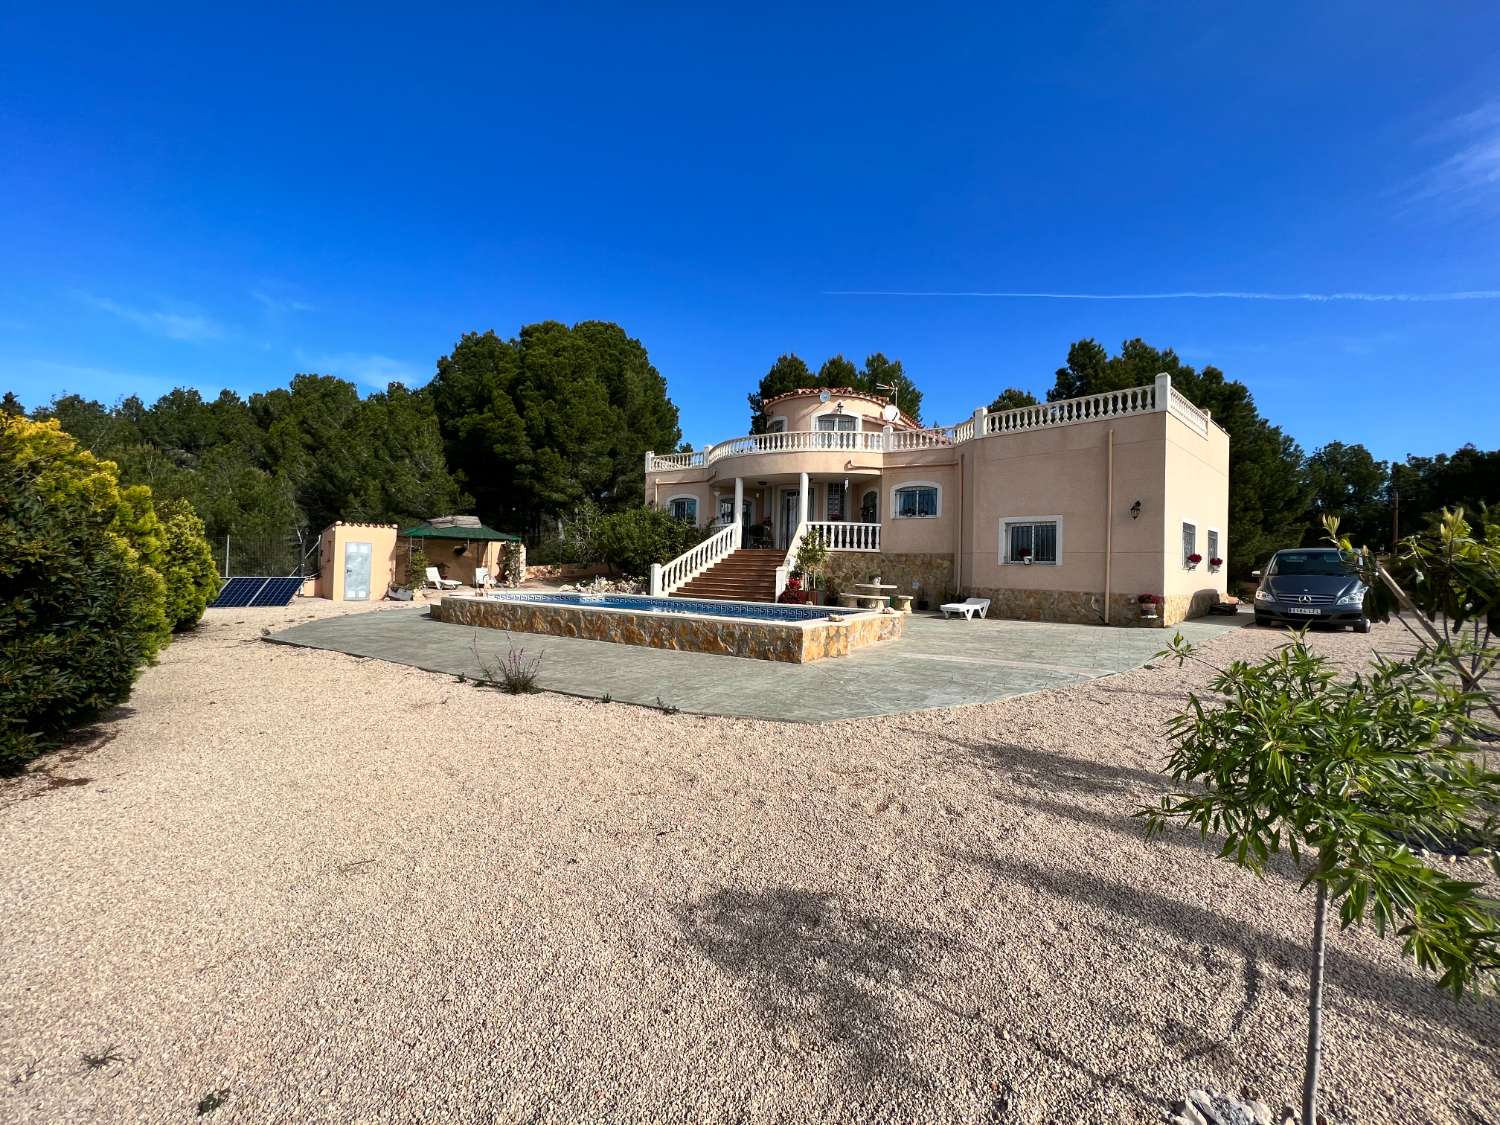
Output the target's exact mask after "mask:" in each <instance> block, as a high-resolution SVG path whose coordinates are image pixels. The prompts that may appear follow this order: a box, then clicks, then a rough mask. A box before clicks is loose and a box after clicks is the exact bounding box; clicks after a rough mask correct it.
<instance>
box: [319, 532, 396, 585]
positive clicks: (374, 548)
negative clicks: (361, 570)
mask: <svg viewBox="0 0 1500 1125" xmlns="http://www.w3.org/2000/svg"><path fill="white" fill-rule="evenodd" d="M396 531H397V528H396V525H395V524H393V523H390V524H386V523H333V524H329V525H328V526H327V527H325V528H324V529H323V534H322V535H321V536H319V538H318V579H317V582H316V584H315V586H314V589H315V590H316V592H317V596H318V597H320V598H329V599H331V600H332V601H336V602H341V601H343V600H344V547H345V545H346V544H348V543H368V544H370V599H369V600H370V601H372V602H378V601H379V600H380V599H381V598H383V597H385V595H386V591H388V590H389V589H390V588H391V584H392V581H393V578H394V565H395V551H396Z"/></svg>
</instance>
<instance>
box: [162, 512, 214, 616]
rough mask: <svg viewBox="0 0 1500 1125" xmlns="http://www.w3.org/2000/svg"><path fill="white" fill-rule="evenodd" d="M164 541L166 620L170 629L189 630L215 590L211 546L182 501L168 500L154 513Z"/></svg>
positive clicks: (200, 521) (200, 524) (193, 515)
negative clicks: (158, 520) (158, 519)
mask: <svg viewBox="0 0 1500 1125" xmlns="http://www.w3.org/2000/svg"><path fill="white" fill-rule="evenodd" d="M156 514H157V516H158V518H160V520H161V527H162V538H163V540H164V544H165V545H164V547H163V554H164V556H165V558H164V569H163V571H162V577H163V578H165V579H166V583H167V623H168V624H169V625H170V626H171V628H172V632H174V633H181V632H183V631H184V630H186V629H191V628H193V626H195V625H197V624H198V622H199V621H201V620H202V619H203V611H204V610H205V609H207V608H208V603H209V602H211V601H213V600H214V597H215V596H216V595H217V594H218V592H219V569H218V567H217V566H215V565H214V553H213V548H211V547H210V546H209V545H208V539H207V537H206V536H205V535H204V532H203V521H202V520H201V519H199V518H198V513H197V512H195V511H193V506H192V505H191V504H189V503H188V502H187V501H186V500H169V501H167V502H166V503H164V504H162V505H160V506H159V507H158V508H157V512H156Z"/></svg>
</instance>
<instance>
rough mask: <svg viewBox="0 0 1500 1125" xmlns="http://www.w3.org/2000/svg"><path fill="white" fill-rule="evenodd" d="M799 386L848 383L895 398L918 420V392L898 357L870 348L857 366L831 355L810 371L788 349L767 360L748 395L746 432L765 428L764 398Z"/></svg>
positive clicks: (919, 417) (873, 392) (853, 386)
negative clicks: (816, 368)
mask: <svg viewBox="0 0 1500 1125" xmlns="http://www.w3.org/2000/svg"><path fill="white" fill-rule="evenodd" d="M803 387H848V388H849V389H850V390H855V391H862V392H864V393H865V394H871V395H880V396H882V397H884V398H889V399H892V400H893V401H895V402H896V404H897V405H898V406H900V408H901V409H902V411H904V412H905V413H906V414H907V415H908V416H909V417H911V418H913V419H914V420H916V421H918V422H920V421H921V420H922V392H921V390H920V389H919V388H918V387H917V385H916V384H915V383H913V382H912V381H911V379H910V378H908V377H907V374H906V370H905V368H903V367H902V365H901V361H900V360H899V359H887V358H886V357H885V356H884V355H882V354H881V353H880V352H872V353H871V354H870V355H869V356H867V357H866V358H865V365H864V367H863V368H857V367H855V366H854V363H853V361H851V360H849V359H846V358H845V357H844V356H842V355H835V356H831V357H829V358H828V359H826V360H824V361H823V365H822V366H821V367H819V368H818V371H817V374H814V373H813V371H812V369H811V368H809V367H808V366H807V363H806V362H805V361H804V360H803V359H802V357H801V356H798V355H794V354H792V353H790V352H789V353H787V354H785V355H782V356H779V357H778V358H777V360H776V362H775V363H773V364H771V368H770V370H769V371H767V372H766V373H765V375H763V376H762V377H761V380H760V384H759V386H757V387H756V388H755V391H754V392H753V393H752V394H750V395H749V396H748V401H749V403H750V432H751V433H752V434H759V433H764V432H765V428H766V414H765V403H766V401H767V400H769V399H773V398H775V397H776V396H777V395H784V394H786V393H787V392H788V391H795V390H798V389H800V388H803Z"/></svg>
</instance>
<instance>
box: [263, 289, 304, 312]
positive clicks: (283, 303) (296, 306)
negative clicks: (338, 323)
mask: <svg viewBox="0 0 1500 1125" xmlns="http://www.w3.org/2000/svg"><path fill="white" fill-rule="evenodd" d="M250 296H251V297H253V298H254V299H255V300H256V301H258V302H259V303H260V305H261V306H262V307H263V308H264V309H265V310H266V312H268V313H270V314H272V315H273V316H280V315H283V314H285V313H294V312H313V311H314V309H313V306H312V305H310V304H308V303H307V302H306V301H299V300H297V299H295V298H293V297H280V296H277V295H276V294H274V293H268V292H266V290H264V289H252V290H251V291H250Z"/></svg>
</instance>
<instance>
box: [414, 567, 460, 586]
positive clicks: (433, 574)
mask: <svg viewBox="0 0 1500 1125" xmlns="http://www.w3.org/2000/svg"><path fill="white" fill-rule="evenodd" d="M462 585H463V583H462V582H459V581H457V580H455V579H452V578H444V577H443V576H442V575H440V574H439V573H438V568H437V567H435V566H429V567H428V568H427V581H426V582H425V583H423V588H424V589H425V588H426V587H427V586H436V587H437V588H438V589H439V590H457V589H458V588H459V587H460V586H462Z"/></svg>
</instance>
